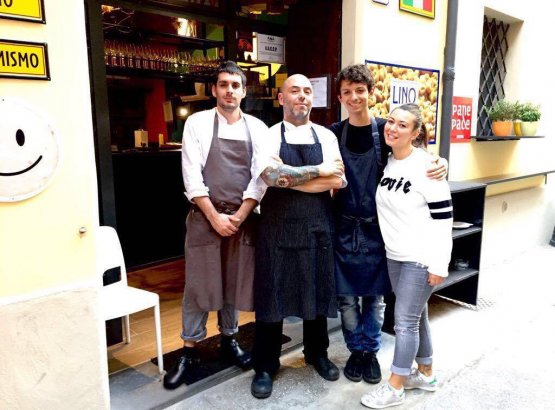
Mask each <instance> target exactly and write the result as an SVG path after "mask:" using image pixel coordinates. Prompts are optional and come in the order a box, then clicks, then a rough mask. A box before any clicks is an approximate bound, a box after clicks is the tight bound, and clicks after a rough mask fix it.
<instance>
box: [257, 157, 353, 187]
mask: <svg viewBox="0 0 555 410" xmlns="http://www.w3.org/2000/svg"><path fill="white" fill-rule="evenodd" d="M272 159H273V160H274V163H273V164H272V165H269V166H267V167H266V168H265V169H264V170H263V171H262V173H261V174H260V177H261V178H262V180H263V181H264V182H265V183H266V185H268V186H269V187H277V188H291V189H295V190H297V191H302V192H308V193H317V192H324V191H329V190H330V189H339V188H341V187H342V186H343V180H342V178H341V177H342V176H343V175H344V172H345V167H344V165H343V161H342V160H340V159H336V160H334V161H333V162H331V163H322V164H320V165H307V166H302V167H292V166H290V165H285V164H284V163H283V162H282V161H281V159H280V158H279V157H276V156H274V157H272Z"/></svg>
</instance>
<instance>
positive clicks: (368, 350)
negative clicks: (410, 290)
mask: <svg viewBox="0 0 555 410" xmlns="http://www.w3.org/2000/svg"><path fill="white" fill-rule="evenodd" d="M336 85H337V91H338V98H339V101H340V102H341V104H342V105H343V106H344V107H345V109H346V110H347V112H348V113H349V118H347V119H346V120H344V121H341V122H337V123H335V124H332V125H331V127H330V129H331V131H332V132H333V133H334V134H335V135H336V137H337V139H338V140H339V149H340V151H341V157H342V159H343V162H344V164H345V175H346V178H347V181H348V182H349V184H348V186H347V187H346V188H345V189H342V190H340V191H339V192H337V194H336V196H335V197H334V200H333V208H334V220H335V279H336V287H337V295H338V298H337V303H338V307H339V311H340V313H341V323H342V330H343V336H344V338H345V343H346V344H347V348H348V349H349V351H350V352H351V356H350V357H349V359H348V360H347V363H346V365H345V368H344V371H343V373H344V374H345V377H347V378H348V379H349V380H352V381H354V382H359V381H360V380H362V379H364V381H366V382H368V383H372V384H375V383H379V382H380V380H381V378H382V375H381V369H380V364H379V362H378V359H377V358H376V354H377V352H378V351H379V349H380V347H381V327H382V324H383V318H384V309H385V304H384V302H383V297H384V295H387V294H389V293H390V292H391V285H390V283H389V277H388V274H387V263H386V257H385V247H384V242H383V239H382V235H381V233H380V229H379V226H378V220H377V208H376V200H375V196H376V189H377V185H378V182H379V180H380V177H381V175H382V173H383V169H384V167H385V165H386V164H387V157H388V154H389V152H390V151H391V150H390V149H389V147H388V146H387V145H386V144H385V140H384V134H383V130H384V125H385V123H386V120H385V119H383V118H374V117H372V115H371V113H370V110H369V109H368V97H369V96H370V95H371V94H372V93H373V92H374V79H373V77H372V73H371V72H370V71H369V70H368V68H367V67H366V66H365V65H363V64H357V65H352V66H349V67H346V68H344V69H343V70H341V72H340V73H339V74H338V75H337V78H336ZM435 161H436V158H433V159H431V160H430V169H429V170H428V177H430V178H437V179H443V178H444V177H445V176H446V174H447V172H446V166H445V161H442V163H441V165H439V166H438V165H435V164H434V162H435Z"/></svg>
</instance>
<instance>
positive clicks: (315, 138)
mask: <svg viewBox="0 0 555 410" xmlns="http://www.w3.org/2000/svg"><path fill="white" fill-rule="evenodd" d="M310 131H312V137H313V138H314V143H315V144H319V143H320V140H319V139H318V134H316V131H314V127H310ZM281 142H282V143H284V144H286V143H287V141H285V125H284V124H283V121H282V122H281Z"/></svg>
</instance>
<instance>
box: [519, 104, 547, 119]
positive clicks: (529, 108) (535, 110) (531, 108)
mask: <svg viewBox="0 0 555 410" xmlns="http://www.w3.org/2000/svg"><path fill="white" fill-rule="evenodd" d="M517 104H518V103H517ZM516 114H517V115H516V118H517V119H519V120H521V121H525V122H534V121H539V119H540V117H541V115H542V114H541V110H540V106H539V105H535V104H532V103H524V104H518V106H517V110H516Z"/></svg>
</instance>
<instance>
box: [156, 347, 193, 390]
mask: <svg viewBox="0 0 555 410" xmlns="http://www.w3.org/2000/svg"><path fill="white" fill-rule="evenodd" d="M197 366H198V358H197V357H196V356H194V355H192V354H185V355H183V356H181V357H180V358H179V360H178V362H177V363H176V364H175V365H174V366H173V368H172V369H171V370H170V371H169V372H168V373H166V374H165V376H164V387H165V388H166V389H168V390H173V389H177V388H178V387H179V386H181V385H182V384H183V383H184V382H185V376H186V375H187V373H188V372H190V371H191V370H192V369H194V368H196V367H197Z"/></svg>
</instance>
